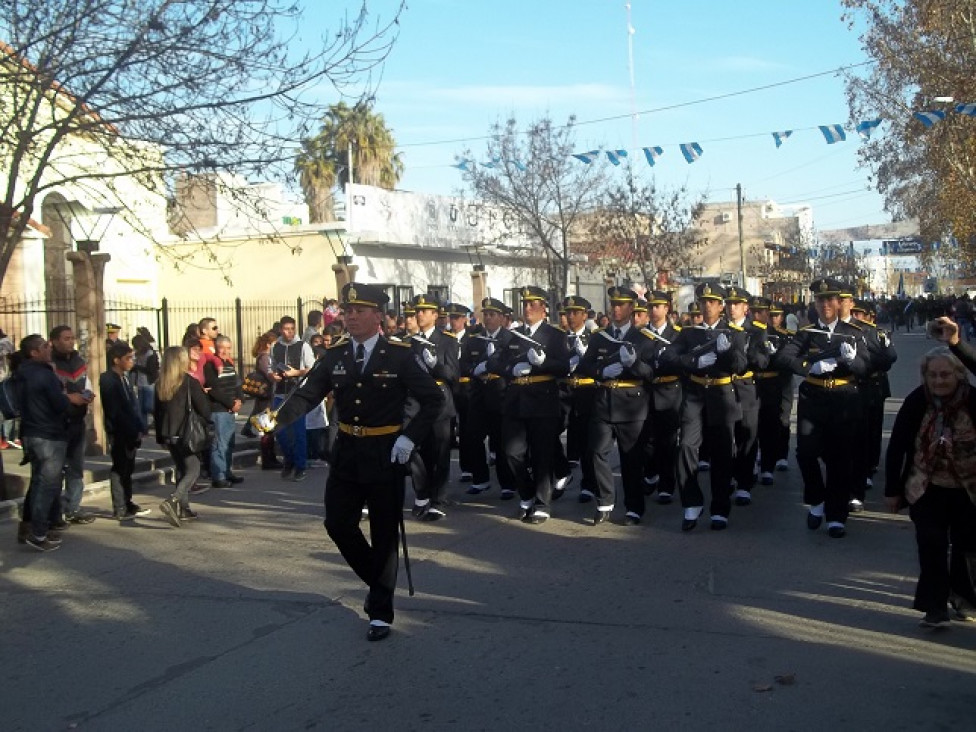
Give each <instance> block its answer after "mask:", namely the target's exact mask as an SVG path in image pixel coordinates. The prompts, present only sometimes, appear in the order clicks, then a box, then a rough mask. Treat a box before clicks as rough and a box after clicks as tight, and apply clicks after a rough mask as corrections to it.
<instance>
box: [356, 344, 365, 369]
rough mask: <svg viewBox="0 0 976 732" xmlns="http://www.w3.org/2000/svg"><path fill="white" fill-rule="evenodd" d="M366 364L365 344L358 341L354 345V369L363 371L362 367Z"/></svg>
mask: <svg viewBox="0 0 976 732" xmlns="http://www.w3.org/2000/svg"><path fill="white" fill-rule="evenodd" d="M365 365H366V346H364V345H363V344H362V343H360V344H359V345H358V346H356V370H357V371H359V373H363V367H364V366H365Z"/></svg>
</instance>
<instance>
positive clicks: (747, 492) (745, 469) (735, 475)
mask: <svg viewBox="0 0 976 732" xmlns="http://www.w3.org/2000/svg"><path fill="white" fill-rule="evenodd" d="M751 297H752V296H751V295H750V294H749V293H748V292H746V290H744V289H742V288H741V287H737V286H735V285H732V286H731V287H729V289H728V294H727V295H726V297H725V310H726V315H727V317H728V320H729V327H730V328H732V329H733V330H741V331H742V332H743V333H745V336H746V369H745V371H743V372H741V373H737V374H733V376H732V386H733V387H734V388H735V396H736V398H737V399H738V400H739V407H740V408H741V409H742V419H740V420H739V421H738V422H737V423H736V425H735V462H734V467H733V469H732V479H733V481H735V492H734V493H733V494H732V500H733V502H734V503H735V505H736V506H748V505H749V504H751V503H752V488H753V485H754V483H755V481H756V473H755V470H756V455H757V453H758V452H759V395H758V393H757V391H756V378H755V374H756V372H757V371H764V370H765V369H766V368H768V366H769V355H770V354H769V349H768V344H767V342H766V326H765V324H764V323H762V322H759V321H756V320H753V319H751V318H749V317H747V315H748V312H749V300H750V299H751Z"/></svg>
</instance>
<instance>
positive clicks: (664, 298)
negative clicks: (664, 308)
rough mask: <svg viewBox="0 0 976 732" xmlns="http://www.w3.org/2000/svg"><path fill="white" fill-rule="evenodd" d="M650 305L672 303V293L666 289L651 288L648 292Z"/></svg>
mask: <svg viewBox="0 0 976 732" xmlns="http://www.w3.org/2000/svg"><path fill="white" fill-rule="evenodd" d="M647 304H648V305H670V304H671V295H670V294H669V293H667V292H665V291H664V290H651V291H650V292H649V293H647Z"/></svg>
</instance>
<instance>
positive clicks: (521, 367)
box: [512, 361, 532, 378]
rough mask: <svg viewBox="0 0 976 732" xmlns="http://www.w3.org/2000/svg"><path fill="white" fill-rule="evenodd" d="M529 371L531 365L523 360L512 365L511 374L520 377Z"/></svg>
mask: <svg viewBox="0 0 976 732" xmlns="http://www.w3.org/2000/svg"><path fill="white" fill-rule="evenodd" d="M531 373H532V366H531V365H530V364H527V363H526V362H525V361H519V362H518V363H517V364H515V365H514V366H513V367H512V375H513V376H515V377H516V378H520V377H522V376H528V375H529V374H531Z"/></svg>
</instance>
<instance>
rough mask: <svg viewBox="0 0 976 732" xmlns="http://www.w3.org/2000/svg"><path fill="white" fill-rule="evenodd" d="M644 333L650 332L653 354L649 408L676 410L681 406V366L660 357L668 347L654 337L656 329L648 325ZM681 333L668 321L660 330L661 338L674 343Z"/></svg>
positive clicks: (658, 410)
mask: <svg viewBox="0 0 976 732" xmlns="http://www.w3.org/2000/svg"><path fill="white" fill-rule="evenodd" d="M645 331H646V333H645V335H647V334H648V333H649V334H650V338H651V347H652V348H653V354H654V359H653V363H654V376H653V378H652V379H651V408H652V410H653V411H655V412H661V411H664V410H668V409H672V410H676V409H678V408H679V407H680V406H681V366H680V365H679V364H678V363H677V362H674V361H671V362H669V361H668V360H667V359H664V358H662V354H663V353H664V352H665V350H667V348H668V347H669V346H668V345H667V344H666V343H665V342H664V341H662V340H660V339H658V338H655V337H654V334H655V333H656V331H653V330H652V329H651V326H650V325H649V326H648V327H647V328H645ZM680 333H681V327H680V326H677V325H674V324H672V323H671V322H670V321H669V322H668V323H666V324H665V326H664V328H663V330H662V331H661V338H664V339H665V340H666V341H669V342H670V343H674V342H675V341H676V340H677V338H678V335H679V334H680Z"/></svg>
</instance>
